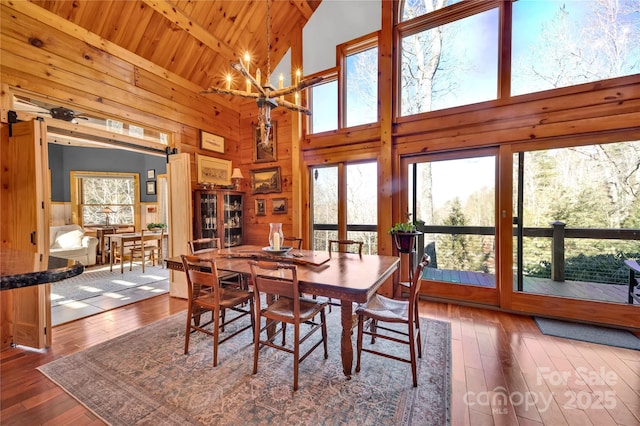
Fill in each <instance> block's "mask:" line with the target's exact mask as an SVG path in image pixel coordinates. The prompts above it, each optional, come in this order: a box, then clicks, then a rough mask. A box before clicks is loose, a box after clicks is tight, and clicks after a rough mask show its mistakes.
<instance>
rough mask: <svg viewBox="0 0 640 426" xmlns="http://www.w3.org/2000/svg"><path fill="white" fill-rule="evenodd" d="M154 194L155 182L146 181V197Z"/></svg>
mask: <svg viewBox="0 0 640 426" xmlns="http://www.w3.org/2000/svg"><path fill="white" fill-rule="evenodd" d="M155 194H156V181H155V180H148V181H147V195H155Z"/></svg>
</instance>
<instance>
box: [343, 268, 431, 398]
mask: <svg viewBox="0 0 640 426" xmlns="http://www.w3.org/2000/svg"><path fill="white" fill-rule="evenodd" d="M426 266H427V265H426V264H425V262H420V263H419V264H418V266H417V268H416V271H415V273H414V274H413V282H412V285H411V291H410V294H409V300H396V299H390V298H388V297H384V296H382V295H379V294H375V295H374V296H373V298H372V299H371V300H369V301H368V302H367V303H364V304H361V305H358V307H357V308H356V315H357V316H358V343H357V352H358V357H357V361H356V372H359V371H360V360H361V357H362V352H368V353H372V354H375V355H380V356H383V357H385V358H390V359H394V360H397V361H402V362H407V363H409V364H411V374H412V375H413V386H414V387H416V386H418V373H417V367H418V365H417V359H416V350H417V358H422V338H421V337H420V316H419V313H418V294H419V292H420V284H421V283H422V270H423V269H424V268H425V267H426ZM367 319H370V320H371V324H370V328H369V330H365V326H364V322H365V320H367ZM380 322H382V323H394V324H400V325H404V326H406V331H404V330H402V329H401V328H402V327H395V328H391V327H390V325H380V324H379V323H380ZM364 335H368V336H371V344H370V345H369V346H367V347H366V348H365V347H364V345H363V342H362V340H363V337H364ZM376 338H381V339H385V340H389V341H393V342H396V343H401V344H405V345H408V346H409V359H407V358H403V357H401V356H397V355H393V354H390V353H385V352H383V351H382V350H381V349H380V348H379V345H378V347H377V349H374V348H373V345H374V344H375V339H376ZM405 339H406V340H405Z"/></svg>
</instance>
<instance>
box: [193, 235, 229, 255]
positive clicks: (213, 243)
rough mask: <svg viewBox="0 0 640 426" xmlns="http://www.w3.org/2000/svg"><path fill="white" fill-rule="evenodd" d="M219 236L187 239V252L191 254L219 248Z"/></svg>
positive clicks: (220, 246)
mask: <svg viewBox="0 0 640 426" xmlns="http://www.w3.org/2000/svg"><path fill="white" fill-rule="evenodd" d="M221 248H223V247H222V245H220V238H218V237H214V238H198V239H196V240H189V252H190V253H191V254H200V253H209V252H212V251H217V250H220V249H221Z"/></svg>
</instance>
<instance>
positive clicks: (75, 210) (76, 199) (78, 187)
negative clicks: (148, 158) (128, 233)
mask: <svg viewBox="0 0 640 426" xmlns="http://www.w3.org/2000/svg"><path fill="white" fill-rule="evenodd" d="M69 175H70V179H69V181H70V186H71V221H72V223H76V224H78V225H80V226H82V227H84V226H85V224H84V222H83V215H82V207H83V206H84V205H85V204H84V203H83V202H82V201H83V200H82V185H83V179H85V178H132V179H133V192H134V194H133V195H134V203H133V204H126V205H127V206H129V205H131V206H132V209H133V223H132V224H124V225H133V226H134V227H135V229H140V176H139V173H133V172H132V173H128V172H96V171H78V170H72V171H71V172H70V173H69ZM111 205H113V204H111ZM99 225H100V224H94V223H91V224H86V226H92V227H93V226H99Z"/></svg>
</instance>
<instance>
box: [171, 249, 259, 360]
mask: <svg viewBox="0 0 640 426" xmlns="http://www.w3.org/2000/svg"><path fill="white" fill-rule="evenodd" d="M180 257H181V259H182V265H183V267H184V271H185V273H186V275H187V298H188V299H187V301H188V307H187V326H186V331H185V336H184V353H185V355H186V354H187V353H189V337H190V335H191V333H192V332H193V331H200V332H202V333H205V334H208V335H209V336H213V366H214V367H216V366H217V365H218V345H219V344H221V343H224V342H226V341H227V340H229V339H230V338H232V337H234V336H237V335H238V334H240V333H242V332H243V331H245V330H249V329H250V330H252V331H253V330H255V328H254V325H255V311H254V306H253V295H254V293H253V292H251V291H247V290H241V289H238V288H227V287H222V286H221V285H220V284H219V279H218V268H217V267H216V263H215V261H214V260H211V259H207V260H205V259H201V258H199V257H197V256H187V255H184V254H183V255H181V256H180ZM247 303H249V308H248V309H245V308H244V306H246V304H247ZM227 309H229V310H231V311H233V312H236V313H237V315H235V316H233V317H232V318H230V319H229V318H228V317H227V316H226V315H225V311H226V310H227ZM206 312H211V320H210V321H209V322H207V323H205V324H200V322H201V317H202V314H204V313H206ZM247 315H248V316H249V317H250V319H251V324H249V325H246V326H238V328H236V329H234V330H232V331H231V332H230V333H229V334H228V335H226V336H225V337H223V338H220V333H221V332H224V331H225V327H227V326H228V325H230V324H232V323H234V322H236V321H238V320H240V319H241V318H244V317H245V316H247ZM212 323H213V326H212V327H211V330H209V329H207V328H205V327H207V326H208V325H210V324H212Z"/></svg>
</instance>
